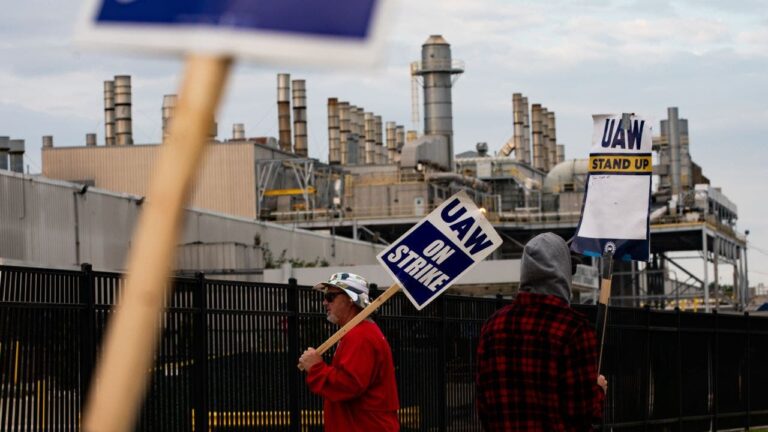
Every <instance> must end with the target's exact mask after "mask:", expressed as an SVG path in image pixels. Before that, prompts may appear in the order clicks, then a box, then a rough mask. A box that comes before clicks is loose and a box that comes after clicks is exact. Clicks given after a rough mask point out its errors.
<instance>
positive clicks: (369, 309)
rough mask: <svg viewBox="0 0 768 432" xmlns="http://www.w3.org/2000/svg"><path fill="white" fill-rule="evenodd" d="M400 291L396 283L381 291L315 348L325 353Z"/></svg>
mask: <svg viewBox="0 0 768 432" xmlns="http://www.w3.org/2000/svg"><path fill="white" fill-rule="evenodd" d="M398 291H400V285H398V284H396V283H394V284H392V285H390V287H389V288H387V290H386V291H384V292H383V293H381V295H380V296H378V297H376V300H374V301H372V302H371V304H369V305H368V306H366V307H365V309H363V310H361V311H360V313H359V314H357V315H355V317H354V318H352V319H351V320H349V322H348V323H346V324H344V327H342V328H340V329H338V330H337V331H336V333H334V334H333V336H331V337H329V338H328V340H326V341H325V342H323V343H322V344H321V345H320V346H319V347H317V348H315V351H316V352H317V353H318V354H320V355H323V353H325V352H326V351H328V350H329V349H330V348H331V347H332V346H334V345H335V344H336V342H338V341H339V339H341V338H343V337H344V335H345V334H347V333H349V331H350V330H352V329H353V328H354V327H355V326H356V325H358V324H360V323H361V322H362V321H363V320H364V319H366V318H368V316H369V315H370V314H372V313H373V312H374V311H375V310H376V309H378V308H379V307H380V306H381V305H383V304H384V302H385V301H387V300H389V298H390V297H392V296H393V295H395V294H397V292H398ZM296 367H298V368H299V370H304V368H303V367H302V366H301V365H300V364H299V365H297V366H296Z"/></svg>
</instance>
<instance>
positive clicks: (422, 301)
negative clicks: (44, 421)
mask: <svg viewBox="0 0 768 432" xmlns="http://www.w3.org/2000/svg"><path fill="white" fill-rule="evenodd" d="M501 243H502V240H501V237H500V236H499V234H498V233H497V232H496V230H495V229H494V228H493V226H492V225H491V224H490V222H488V220H487V219H486V218H485V216H484V215H483V212H482V211H481V210H480V209H479V208H478V207H477V206H476V205H475V203H474V202H473V201H472V199H471V198H470V197H469V196H468V195H467V194H466V193H465V192H464V191H461V192H458V193H457V194H455V195H453V196H452V197H450V198H448V199H447V200H445V201H444V202H443V203H442V204H441V205H439V206H438V207H437V208H436V209H435V210H434V211H432V213H430V214H428V215H427V216H426V217H425V218H424V219H422V220H421V221H419V222H418V223H417V224H416V225H414V226H413V227H412V228H411V229H410V230H408V232H406V233H405V234H403V235H402V236H400V238H398V239H397V240H395V242H393V243H392V244H391V245H389V247H387V248H386V249H384V250H383V251H382V252H381V253H379V255H378V256H377V257H376V258H377V259H378V260H379V262H380V263H381V264H382V265H383V266H384V267H385V268H386V269H387V271H388V272H389V274H390V275H391V276H392V277H393V278H394V279H395V280H396V281H397V282H396V283H394V284H392V285H391V286H390V287H389V288H388V289H387V290H386V291H384V292H383V293H382V294H381V295H380V296H379V297H377V298H376V300H374V301H373V302H371V304H369V305H368V306H366V308H365V309H363V310H362V311H360V312H359V313H358V314H357V315H355V317H354V318H353V319H352V320H351V321H350V322H348V323H347V324H345V325H344V326H343V327H342V328H340V329H339V330H338V331H336V333H334V334H333V336H331V337H330V338H329V339H328V340H326V341H325V342H324V343H323V344H322V345H320V346H319V347H318V348H316V351H317V353H318V354H321V355H322V354H323V353H324V352H326V351H327V350H328V349H329V348H331V347H332V346H333V345H334V344H335V343H336V342H338V341H339V340H340V339H341V338H342V337H343V336H344V335H345V334H347V333H348V332H349V331H350V330H351V329H352V328H354V327H355V326H356V325H357V324H359V323H360V322H361V321H363V320H364V319H366V318H367V317H368V316H369V315H371V314H372V313H373V312H374V311H375V310H376V309H378V308H379V307H380V306H381V305H382V304H384V302H386V301H387V300H389V298H390V297H392V296H393V295H395V294H396V293H397V292H398V291H400V289H401V287H402V289H403V291H404V292H405V294H406V296H407V297H408V299H409V300H410V301H411V303H413V305H414V306H415V307H416V309H418V310H421V309H423V308H424V307H425V306H426V305H428V304H429V303H430V302H432V301H433V300H435V299H436V298H437V297H438V296H439V295H440V294H442V293H443V292H444V291H445V290H446V289H448V287H450V286H451V285H453V284H454V283H455V282H456V281H457V280H458V279H459V278H460V277H461V276H462V275H464V273H466V272H467V271H468V270H469V269H470V268H472V267H473V266H474V265H475V264H477V263H479V262H480V261H482V260H483V259H485V258H486V257H487V256H488V255H490V254H491V253H492V252H493V251H494V250H496V248H498V247H499V246H501ZM298 367H299V369H302V367H301V365H299V366H298Z"/></svg>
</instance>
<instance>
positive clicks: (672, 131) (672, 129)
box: [667, 107, 682, 203]
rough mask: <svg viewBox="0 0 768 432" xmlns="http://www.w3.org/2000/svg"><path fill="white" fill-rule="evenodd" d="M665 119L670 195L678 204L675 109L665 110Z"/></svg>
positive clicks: (678, 186)
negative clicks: (675, 196)
mask: <svg viewBox="0 0 768 432" xmlns="http://www.w3.org/2000/svg"><path fill="white" fill-rule="evenodd" d="M667 118H668V126H667V131H668V133H669V136H668V141H669V153H670V157H671V161H670V165H671V166H670V175H671V177H672V194H673V195H677V202H678V203H679V202H680V198H681V197H680V192H682V191H681V189H680V124H679V123H678V114H677V107H669V108H667Z"/></svg>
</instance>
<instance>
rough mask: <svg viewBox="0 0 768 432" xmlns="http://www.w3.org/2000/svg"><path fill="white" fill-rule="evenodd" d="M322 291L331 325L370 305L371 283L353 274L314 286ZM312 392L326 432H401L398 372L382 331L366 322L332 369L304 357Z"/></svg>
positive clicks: (349, 337) (347, 338)
mask: <svg viewBox="0 0 768 432" xmlns="http://www.w3.org/2000/svg"><path fill="white" fill-rule="evenodd" d="M315 289H317V290H320V291H322V292H323V306H324V307H325V310H326V313H327V318H328V321H330V322H332V323H334V324H337V325H339V326H344V324H346V323H348V322H349V321H350V320H351V319H352V318H354V316H355V315H357V314H358V313H360V311H361V310H363V309H364V308H365V307H366V306H367V305H368V304H369V299H368V282H367V281H366V280H365V279H364V278H362V277H360V276H358V275H356V274H352V273H336V274H334V275H332V276H331V278H330V279H329V280H328V281H327V282H322V283H320V284H317V285H316V286H315ZM299 363H300V364H301V365H302V367H303V369H304V370H305V371H306V372H307V379H306V381H307V385H308V386H309V390H310V391H312V392H313V393H316V394H318V395H320V396H322V397H323V399H324V406H323V417H324V421H325V430H326V431H329V432H331V431H333V432H342V431H344V432H347V431H350V432H355V431H360V432H374V431H375V432H379V431H382V432H397V431H399V430H400V424H399V422H398V420H397V410H398V408H399V407H400V403H399V401H398V398H397V383H396V382H395V367H394V364H393V362H392V350H391V349H390V347H389V343H387V340H386V339H385V338H384V335H383V334H382V333H381V330H380V329H379V326H377V325H376V323H374V322H373V321H372V320H370V319H366V320H364V321H363V322H361V323H360V324H358V325H357V326H355V328H353V329H352V330H350V331H349V333H347V334H346V335H344V337H343V338H341V341H339V344H338V346H337V347H336V353H335V354H334V355H333V361H332V362H331V364H330V365H328V364H327V363H325V362H324V361H323V358H322V357H321V356H320V355H319V354H317V352H315V349H314V348H307V350H306V351H304V353H303V354H302V355H301V357H300V358H299Z"/></svg>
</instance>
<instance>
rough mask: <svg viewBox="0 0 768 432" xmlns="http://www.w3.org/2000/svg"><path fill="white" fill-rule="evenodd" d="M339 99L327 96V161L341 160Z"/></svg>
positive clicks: (332, 162)
mask: <svg viewBox="0 0 768 432" xmlns="http://www.w3.org/2000/svg"><path fill="white" fill-rule="evenodd" d="M339 130H340V122H339V100H338V99H336V98H328V163H329V164H338V163H339V162H341V149H340V144H339V142H340V139H339V136H340V132H339Z"/></svg>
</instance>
